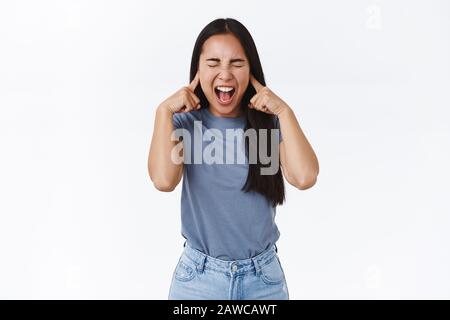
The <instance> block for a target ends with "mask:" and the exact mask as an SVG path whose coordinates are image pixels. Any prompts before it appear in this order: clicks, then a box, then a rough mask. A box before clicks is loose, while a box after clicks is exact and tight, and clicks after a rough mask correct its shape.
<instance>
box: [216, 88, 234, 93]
mask: <svg viewBox="0 0 450 320" xmlns="http://www.w3.org/2000/svg"><path fill="white" fill-rule="evenodd" d="M217 90H220V91H223V92H228V91H231V90H233V88H232V87H217Z"/></svg>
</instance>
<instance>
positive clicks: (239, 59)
mask: <svg viewBox="0 0 450 320" xmlns="http://www.w3.org/2000/svg"><path fill="white" fill-rule="evenodd" d="M206 61H214V62H220V59H219V58H208V59H206ZM234 62H245V60H244V59H241V58H235V59H230V63H234Z"/></svg>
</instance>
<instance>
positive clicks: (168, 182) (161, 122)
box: [148, 105, 183, 192]
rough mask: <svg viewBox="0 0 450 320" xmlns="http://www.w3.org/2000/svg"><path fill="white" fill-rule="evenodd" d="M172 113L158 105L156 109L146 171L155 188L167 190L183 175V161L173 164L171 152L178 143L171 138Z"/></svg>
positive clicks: (172, 128) (173, 186)
mask: <svg viewBox="0 0 450 320" xmlns="http://www.w3.org/2000/svg"><path fill="white" fill-rule="evenodd" d="M172 117H173V113H172V112H171V111H170V109H169V108H167V107H165V106H164V105H160V106H159V107H158V108H157V109H156V115H155V125H154V128H153V137H152V142H151V145H150V151H149V156H148V173H149V175H150V179H151V180H152V181H153V184H154V186H155V188H156V189H158V190H160V191H165V192H169V191H172V190H174V189H175V187H176V186H177V185H178V183H179V182H180V180H181V177H182V175H183V163H181V164H175V163H174V162H173V161H172V159H171V152H172V150H173V148H175V146H176V145H177V144H178V143H183V142H181V141H180V142H177V141H172V140H171V138H170V137H171V134H172V132H173V130H174V126H173V123H172Z"/></svg>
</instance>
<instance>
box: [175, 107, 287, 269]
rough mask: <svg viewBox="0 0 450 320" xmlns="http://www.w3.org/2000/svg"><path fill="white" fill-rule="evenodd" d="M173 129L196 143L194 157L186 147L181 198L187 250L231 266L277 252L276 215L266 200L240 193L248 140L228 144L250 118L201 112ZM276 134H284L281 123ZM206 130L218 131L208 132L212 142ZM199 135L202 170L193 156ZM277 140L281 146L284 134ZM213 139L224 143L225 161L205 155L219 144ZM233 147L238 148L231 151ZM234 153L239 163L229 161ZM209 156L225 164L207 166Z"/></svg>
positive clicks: (180, 117) (178, 118)
mask: <svg viewBox="0 0 450 320" xmlns="http://www.w3.org/2000/svg"><path fill="white" fill-rule="evenodd" d="M195 121H201V123H199V122H197V123H195ZM173 124H174V127H175V129H177V128H183V129H186V130H187V131H188V132H189V133H190V137H191V142H190V144H191V147H190V150H191V154H190V156H189V152H188V151H186V150H187V148H188V145H187V143H185V145H184V147H185V151H184V153H185V157H188V156H189V158H188V159H190V161H189V160H188V161H186V159H187V158H185V164H184V172H183V189H182V195H181V234H182V236H183V237H184V238H185V239H186V242H187V244H189V245H190V246H191V247H193V248H195V249H198V250H200V251H201V252H203V253H205V254H207V255H209V256H212V257H215V258H218V259H222V260H227V261H230V260H240V259H248V258H251V257H254V256H256V255H258V254H259V253H261V252H263V251H264V250H266V249H268V248H270V247H271V246H273V244H275V243H276V241H277V240H278V238H279V237H280V232H279V230H278V228H277V225H276V223H275V214H276V209H275V208H273V207H272V206H271V203H270V201H269V200H267V198H266V197H264V196H263V195H262V194H260V193H257V192H254V191H250V192H244V191H241V188H242V186H244V184H245V181H246V179H247V174H248V159H247V157H246V156H245V143H244V142H243V141H244V140H243V135H242V134H241V136H240V138H239V134H238V135H237V136H238V137H237V138H234V139H226V138H227V134H226V129H237V128H241V129H244V128H245V124H246V118H245V115H242V116H241V117H237V118H227V117H219V116H215V115H213V114H212V113H211V112H210V111H209V110H208V109H207V108H201V109H200V110H194V111H191V112H187V113H175V114H174V115H173ZM200 128H201V132H200ZM276 128H279V120H278V118H276ZM207 129H218V130H219V131H215V132H214V131H213V130H208V131H210V133H211V131H213V132H212V135H211V136H208V135H207V134H205V130H207ZM194 131H195V133H194ZM194 134H197V137H198V136H201V135H203V139H201V140H200V141H202V143H201V144H200V146H201V152H202V155H201V159H200V161H201V162H202V163H200V164H199V163H198V162H199V158H198V157H197V158H195V155H194V153H195V152H196V151H195V150H194V148H198V149H197V151H198V150H200V148H199V147H198V145H199V144H197V147H195V146H194V145H195V144H196V142H197V141H194ZM205 137H208V138H209V139H205ZM278 137H279V141H280V142H281V141H282V136H281V131H280V132H279V135H278ZM214 139H218V140H217V141H218V142H219V141H220V142H221V143H223V152H222V155H220V152H219V153H218V154H217V152H218V151H217V150H219V149H217V148H216V149H215V150H214V152H212V151H211V146H209V148H210V149H206V151H208V150H209V151H208V152H205V147H206V148H208V145H210V144H212V143H213V142H216V141H215V140H214ZM239 139H241V144H240V145H239V143H238V140H239ZM269 139H270V134H269ZM204 140H207V141H204ZM183 141H184V142H186V138H184V137H183ZM269 141H270V140H269ZM230 144H232V145H233V148H230V147H231V145H230ZM230 150H231V152H232V153H234V154H232V155H231V156H232V157H234V158H233V159H234V161H233V162H232V163H230V161H229V159H230V158H228V160H227V158H226V157H227V155H226V153H227V152H228V153H230ZM205 154H209V155H213V156H218V157H219V158H220V157H222V158H223V161H222V162H223V164H220V163H212V164H208V163H207V162H208V161H209V163H211V162H212V161H211V160H206V159H205V158H204V155H205ZM197 155H198V152H197ZM228 156H230V155H229V154H228ZM239 156H241V157H242V156H243V157H244V158H245V163H242V161H240V162H238V160H237V159H238V157H239ZM196 159H197V161H195V160H196ZM241 159H242V158H241ZM216 160H217V157H216ZM189 162H190V163H189ZM216 162H217V161H216ZM279 170H281V168H279Z"/></svg>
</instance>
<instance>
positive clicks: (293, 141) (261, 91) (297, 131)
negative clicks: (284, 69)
mask: <svg viewBox="0 0 450 320" xmlns="http://www.w3.org/2000/svg"><path fill="white" fill-rule="evenodd" d="M250 81H251V83H252V85H253V87H254V88H255V90H256V92H257V93H256V94H255V95H254V96H253V97H252V99H250V105H249V107H250V108H253V109H256V110H258V111H262V112H266V113H269V114H276V115H277V116H278V119H279V120H280V129H281V135H282V136H283V141H281V142H280V162H281V169H282V172H283V176H284V177H285V178H286V180H287V181H288V182H289V183H290V184H291V185H293V186H294V187H296V188H298V189H300V190H304V189H308V188H311V187H312V186H313V185H314V184H315V183H316V180H317V175H318V174H319V162H318V160H317V157H316V154H315V153H314V150H313V149H312V147H311V145H310V143H309V142H308V140H307V139H306V137H305V135H304V133H303V131H302V129H301V128H300V125H299V123H298V121H297V118H296V117H295V114H294V111H293V110H292V109H291V108H290V107H289V105H288V104H287V103H286V102H284V101H283V100H282V99H281V98H280V97H278V96H277V95H276V94H275V93H273V92H272V91H271V90H270V89H269V88H267V87H266V86H263V85H262V84H261V83H259V82H258V80H256V79H255V77H253V75H252V76H251V77H250Z"/></svg>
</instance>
